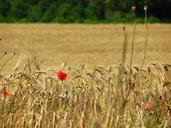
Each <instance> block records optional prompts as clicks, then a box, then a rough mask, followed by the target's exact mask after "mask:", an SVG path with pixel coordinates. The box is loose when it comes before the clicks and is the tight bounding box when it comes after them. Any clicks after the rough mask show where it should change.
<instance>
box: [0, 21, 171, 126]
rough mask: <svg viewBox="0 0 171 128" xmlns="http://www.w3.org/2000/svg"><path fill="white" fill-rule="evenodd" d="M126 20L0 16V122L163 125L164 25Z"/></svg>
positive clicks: (166, 112)
mask: <svg viewBox="0 0 171 128" xmlns="http://www.w3.org/2000/svg"><path fill="white" fill-rule="evenodd" d="M123 26H125V29H124V28H123ZM133 26H134V25H126V24H125V25H123V24H118V25H112V24H110V25H102V24H99V25H80V24H72V25H70V24H67V25H66V24H65V25H64V24H0V46H1V47H0V52H1V53H0V127H2V128H170V127H171V83H170V82H171V65H170V63H171V58H170V55H171V51H170V48H171V44H170V42H171V38H170V36H171V25H170V24H150V25H148V36H147V29H146V27H145V25H139V24H138V25H136V28H135V27H133ZM124 30H125V31H124ZM134 30H135V34H133V31H134ZM133 36H135V38H134V41H133V42H134V48H133V51H134V52H133V54H131V53H132V44H133V43H132V40H133ZM147 37H148V38H147ZM146 39H147V50H146V52H144V48H145V42H146ZM144 53H146V58H145V61H143V57H144ZM131 55H132V59H131ZM131 61H132V63H131ZM143 62H144V65H143V66H142V63H143Z"/></svg>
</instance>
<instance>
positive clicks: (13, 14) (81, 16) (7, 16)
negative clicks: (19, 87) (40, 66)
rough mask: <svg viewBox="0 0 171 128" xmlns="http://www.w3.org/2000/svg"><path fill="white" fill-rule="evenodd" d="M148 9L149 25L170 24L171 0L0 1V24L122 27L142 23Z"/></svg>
mask: <svg viewBox="0 0 171 128" xmlns="http://www.w3.org/2000/svg"><path fill="white" fill-rule="evenodd" d="M144 5H148V6H149V9H148V12H149V19H148V22H151V23H156V22H157V23H158V22H160V23H161V22H162V23H163V22H164V23H170V22H171V13H169V12H171V0H0V22H24V23H25V22H57V23H120V22H122V23H124V22H131V17H132V16H131V13H130V12H131V6H136V7H137V9H136V16H137V19H136V20H137V22H143V17H144V10H143V7H144Z"/></svg>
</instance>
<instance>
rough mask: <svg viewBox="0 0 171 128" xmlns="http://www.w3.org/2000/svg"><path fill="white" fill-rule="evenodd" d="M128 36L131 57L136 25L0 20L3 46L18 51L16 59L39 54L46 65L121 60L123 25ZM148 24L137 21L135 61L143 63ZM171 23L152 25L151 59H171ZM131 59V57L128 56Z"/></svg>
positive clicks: (8, 49)
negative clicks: (19, 22)
mask: <svg viewBox="0 0 171 128" xmlns="http://www.w3.org/2000/svg"><path fill="white" fill-rule="evenodd" d="M123 26H126V29H127V36H128V43H129V45H128V58H129V53H130V51H129V49H130V43H131V40H132V33H133V25H122V24H118V25H112V24H111V25H79V24H78V25H77V24H75V25H59V24H0V38H1V39H2V40H1V41H0V46H1V47H0V50H1V51H2V52H4V51H6V52H9V53H12V52H16V56H15V57H14V59H13V60H14V61H13V60H12V61H13V63H12V61H11V63H12V64H14V65H15V63H16V60H18V59H19V57H20V56H21V60H24V59H25V58H27V57H34V56H37V57H38V58H39V59H42V60H43V61H44V64H43V65H44V66H45V67H46V68H48V67H50V68H58V67H59V66H60V65H61V63H63V62H64V61H67V64H68V65H70V66H72V67H74V68H75V67H78V65H79V64H87V65H88V66H90V67H94V66H95V65H101V66H105V67H107V66H109V65H113V64H118V63H120V61H121V51H122V45H123V42H124V36H123V30H122V27H123ZM145 36H146V30H145V25H137V28H136V36H135V48H134V51H135V54H134V56H133V59H134V60H133V63H134V64H141V63H142V58H143V52H144V43H145ZM170 36H171V25H170V24H162V25H160V24H154V25H153V24H152V25H149V38H148V49H147V61H146V64H149V63H171V58H170V57H171V51H170V50H171V49H170V47H171V44H170V42H171V38H170ZM128 61H129V59H128Z"/></svg>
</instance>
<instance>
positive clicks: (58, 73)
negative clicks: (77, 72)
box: [57, 71, 67, 81]
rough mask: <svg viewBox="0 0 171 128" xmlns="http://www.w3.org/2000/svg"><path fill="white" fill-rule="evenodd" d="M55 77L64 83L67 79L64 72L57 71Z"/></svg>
mask: <svg viewBox="0 0 171 128" xmlns="http://www.w3.org/2000/svg"><path fill="white" fill-rule="evenodd" d="M57 77H58V79H59V80H61V81H64V80H66V78H67V74H66V73H65V72H64V71H58V72H57Z"/></svg>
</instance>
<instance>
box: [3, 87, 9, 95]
mask: <svg viewBox="0 0 171 128" xmlns="http://www.w3.org/2000/svg"><path fill="white" fill-rule="evenodd" d="M3 95H4V96H5V97H7V96H10V92H8V91H7V90H6V89H5V90H4V91H3Z"/></svg>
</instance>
